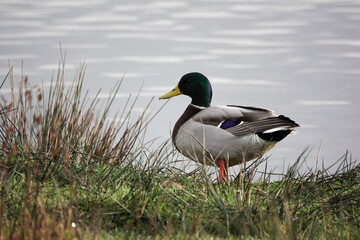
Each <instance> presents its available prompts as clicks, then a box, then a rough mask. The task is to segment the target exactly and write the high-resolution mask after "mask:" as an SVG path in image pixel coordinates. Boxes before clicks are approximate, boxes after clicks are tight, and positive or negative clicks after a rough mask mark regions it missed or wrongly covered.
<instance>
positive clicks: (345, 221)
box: [0, 63, 360, 239]
mask: <svg viewBox="0 0 360 240" xmlns="http://www.w3.org/2000/svg"><path fill="white" fill-rule="evenodd" d="M59 69H60V70H59V71H58V73H57V76H56V77H55V79H54V81H53V85H52V87H50V88H48V89H45V88H33V87H30V84H29V83H28V80H27V78H26V77H23V79H22V80H21V83H20V86H14V84H13V77H12V73H11V72H10V73H9V75H8V76H7V77H6V81H9V82H10V83H11V85H12V86H13V91H12V95H11V100H8V102H6V101H4V100H3V101H2V103H1V106H0V121H1V125H0V171H1V176H0V180H1V182H0V184H1V185H0V189H1V193H0V221H1V222H0V237H1V239H74V238H77V239H128V238H130V239H132V238H134V239H135V238H136V239H139V238H140V239H162V238H165V239H185V238H190V239H191V238H194V239H198V238H200V239H209V238H213V239H216V238H228V239H359V238H360V230H359V229H360V183H359V180H360V169H359V167H360V166H359V165H356V164H357V163H355V162H353V161H352V159H351V156H350V154H345V155H344V156H342V157H341V158H340V159H339V161H338V162H337V164H336V166H335V167H334V168H333V169H332V171H329V170H328V169H318V170H309V171H308V172H305V173H304V172H303V173H300V172H299V171H298V169H299V167H300V165H301V164H302V163H303V162H304V161H306V154H307V153H308V152H307V151H304V153H303V154H302V155H301V156H299V158H298V160H297V161H296V163H295V164H294V165H293V166H292V167H291V168H289V169H288V170H287V172H286V173H285V174H284V175H283V176H282V178H281V180H277V181H273V180H271V173H262V175H261V177H256V178H255V177H254V176H255V173H256V170H257V166H258V164H260V163H261V162H263V161H265V160H264V159H259V160H257V161H255V162H254V163H253V164H251V165H248V166H247V168H246V169H243V171H242V173H241V174H240V175H239V176H238V177H237V178H236V179H235V180H234V181H233V182H231V183H227V184H219V185H214V184H213V183H212V182H211V181H210V180H209V179H208V178H207V177H206V175H205V174H204V171H203V170H202V169H200V170H199V171H195V172H193V173H191V174H188V173H185V172H182V171H181V170H179V169H177V168H176V166H177V165H176V164H175V163H176V161H177V155H176V153H175V152H174V150H173V148H172V146H171V143H167V142H165V143H164V144H162V145H160V146H157V147H155V146H153V143H152V142H144V134H145V130H146V128H147V127H151V125H149V123H150V122H151V120H152V119H153V116H154V114H156V113H154V114H145V111H144V113H143V114H140V116H137V117H135V118H134V117H132V115H131V108H132V107H133V106H134V104H135V102H136V98H135V99H134V100H132V99H128V100H127V102H126V103H125V106H127V107H125V108H124V109H120V111H119V114H118V116H117V117H116V118H112V119H121V121H115V120H114V121H108V120H107V119H108V113H109V109H110V107H111V104H112V102H113V97H114V95H115V94H116V92H117V91H118V90H119V88H120V87H121V82H120V83H119V84H117V85H116V86H115V87H114V89H115V90H114V92H113V93H112V94H111V95H110V96H109V99H108V101H107V102H106V104H103V105H102V103H101V102H100V101H99V100H98V99H97V98H95V99H92V98H89V97H88V96H87V94H86V93H82V85H83V76H84V72H83V70H80V71H79V72H78V74H77V75H76V77H75V79H74V81H73V82H72V84H70V85H69V84H66V82H65V78H64V71H63V63H62V66H60V68H59ZM15 89H18V91H15ZM113 107H114V106H113ZM307 161H311V160H310V159H308V160H307ZM264 164H265V163H264Z"/></svg>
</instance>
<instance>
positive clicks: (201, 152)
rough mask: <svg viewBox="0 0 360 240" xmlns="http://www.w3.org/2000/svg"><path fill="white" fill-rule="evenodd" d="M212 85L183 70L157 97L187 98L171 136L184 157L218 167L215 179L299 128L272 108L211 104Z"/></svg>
mask: <svg viewBox="0 0 360 240" xmlns="http://www.w3.org/2000/svg"><path fill="white" fill-rule="evenodd" d="M212 94H213V93H212V86H211V84H210V81H209V80H208V78H207V77H206V76H205V75H203V74H202V73H199V72H191V73H187V74H185V75H184V76H182V77H181V79H180V81H179V82H178V84H177V85H176V86H175V87H174V88H173V89H172V90H171V91H169V92H168V93H165V94H164V95H162V96H161V97H160V99H169V98H172V97H174V96H178V95H186V96H188V97H190V98H191V102H190V104H189V105H188V106H187V108H186V109H185V111H184V113H183V114H182V115H181V117H180V118H179V119H178V120H177V122H176V123H175V125H174V128H173V131H172V135H171V139H172V142H173V144H174V145H175V148H176V149H177V150H178V151H179V152H180V153H181V154H182V155H184V156H185V157H187V158H189V159H191V160H193V161H196V162H198V163H200V164H204V165H212V166H216V167H218V168H219V170H220V172H219V174H218V181H217V182H222V181H224V180H227V179H228V168H229V167H232V166H235V165H238V164H242V163H245V162H247V161H250V160H253V159H256V158H259V157H261V156H263V155H264V154H265V153H266V152H268V151H269V150H270V149H272V148H273V147H274V146H275V145H276V144H277V143H278V142H280V141H281V140H283V139H284V138H285V137H286V136H288V135H290V134H292V133H294V129H295V128H297V127H299V126H300V125H299V124H297V123H296V122H295V121H293V120H291V119H290V118H288V117H285V116H284V115H275V114H274V112H273V111H272V110H268V109H264V108H258V107H249V106H239V105H226V106H211V105H210V104H211V100H212Z"/></svg>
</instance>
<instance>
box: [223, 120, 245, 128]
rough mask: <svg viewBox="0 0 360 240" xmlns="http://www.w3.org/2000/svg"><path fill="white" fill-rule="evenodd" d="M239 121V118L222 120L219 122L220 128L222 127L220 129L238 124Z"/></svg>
mask: <svg viewBox="0 0 360 240" xmlns="http://www.w3.org/2000/svg"><path fill="white" fill-rule="evenodd" d="M241 122H242V121H241V120H228V121H224V122H223V123H221V125H220V128H222V129H227V128H231V127H233V126H236V125H238V124H240V123H241Z"/></svg>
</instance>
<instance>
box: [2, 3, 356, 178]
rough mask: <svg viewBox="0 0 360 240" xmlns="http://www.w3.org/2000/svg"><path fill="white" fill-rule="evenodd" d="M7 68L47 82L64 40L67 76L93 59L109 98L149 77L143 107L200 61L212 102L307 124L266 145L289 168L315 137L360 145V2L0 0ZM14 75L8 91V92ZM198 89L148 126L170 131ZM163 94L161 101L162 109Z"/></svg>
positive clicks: (332, 145)
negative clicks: (259, 110)
mask: <svg viewBox="0 0 360 240" xmlns="http://www.w3.org/2000/svg"><path fill="white" fill-rule="evenodd" d="M0 30H1V34H0V73H1V74H2V76H5V75H6V73H7V71H8V65H9V63H8V60H10V61H11V63H10V65H12V66H14V71H15V74H16V75H18V76H19V75H20V74H21V62H22V60H23V65H24V68H23V71H24V73H25V74H26V75H28V76H29V79H30V81H31V82H32V83H39V82H47V81H50V78H51V75H52V74H53V72H54V71H56V69H57V67H58V63H59V60H60V50H59V49H60V47H59V43H60V42H61V45H62V48H63V49H66V55H67V56H66V69H67V77H68V79H69V80H71V79H72V77H73V73H74V72H75V70H76V69H77V68H79V66H80V64H81V63H82V62H85V64H86V77H85V80H86V82H85V88H86V89H89V90H90V92H91V93H95V92H97V91H98V90H99V89H100V88H101V89H102V93H103V95H102V96H103V97H106V96H107V93H108V92H109V91H110V90H111V88H112V87H113V86H114V84H115V82H116V81H117V80H119V79H121V78H122V76H123V75H124V73H125V81H124V84H123V86H122V87H121V89H120V94H119V95H118V98H117V101H118V102H119V106H120V102H122V101H124V100H125V97H126V96H128V94H129V93H133V94H135V93H136V92H137V91H138V90H139V88H140V86H141V84H143V88H142V92H141V95H140V96H141V97H140V100H139V104H138V106H137V108H136V109H135V111H141V109H142V108H143V107H144V106H145V105H146V103H147V102H148V101H149V100H150V98H151V97H152V96H156V97H158V96H160V95H161V94H163V93H165V92H167V91H168V90H170V89H171V88H172V87H173V86H175V84H176V83H177V82H178V80H179V79H180V77H181V76H182V75H183V74H185V73H187V72H191V71H199V72H202V73H204V74H205V75H207V76H208V78H209V79H210V81H211V82H212V84H213V90H214V97H213V105H225V104H237V105H248V106H258V107H264V108H269V109H273V110H275V111H276V113H278V114H283V115H286V116H289V117H291V118H292V119H294V120H296V121H297V122H298V123H299V124H300V125H301V126H302V127H301V128H300V129H299V130H298V134H296V135H295V136H291V137H288V138H286V139H285V140H284V141H283V142H281V143H280V144H278V146H277V147H276V148H274V149H273V150H272V151H271V152H270V153H269V154H271V155H272V156H271V158H270V161H269V166H270V167H271V168H275V167H276V169H277V170H278V171H282V169H283V166H287V165H288V163H291V162H294V160H295V159H296V157H297V156H298V155H299V154H300V153H301V152H302V150H303V149H304V148H305V147H306V146H311V147H313V148H314V149H313V151H312V153H311V154H310V157H309V159H308V165H309V166H315V162H316V156H317V152H318V150H319V147H320V145H321V150H320V155H319V156H320V160H321V159H324V164H325V165H326V166H329V165H330V164H331V163H333V162H334V161H336V160H337V159H338V158H340V157H341V156H342V155H343V154H344V153H345V151H346V150H347V149H348V150H350V151H351V153H352V154H353V158H355V159H358V158H359V156H360V144H359V143H360V140H359V138H358V136H359V134H360V125H359V119H360V108H359V106H358V103H359V100H360V95H359V92H360V2H359V1H343V0H301V1H296V2H294V1H290V2H289V1H285V0H284V1H281V0H279V1H277V0H276V1H275V0H271V1H267V0H258V1H251V2H250V1H242V0H228V1H223V0H221V1H220V0H197V1H190V0H189V1H137V2H134V1H129V0H124V1H110V0H109V1H106V0H88V1H25V0H17V1H14V0H11V1H10V0H8V1H2V2H1V3H0ZM8 88H9V86H8V83H6V84H5V85H4V87H3V89H1V90H0V91H1V92H0V93H1V94H4V95H6V94H8V92H9V90H8ZM188 102H189V99H188V98H186V97H184V96H183V97H177V98H174V99H171V101H170V102H169V103H168V104H167V105H166V106H165V109H164V110H163V111H162V112H161V113H160V114H159V115H158V116H157V117H156V119H155V120H154V122H153V124H151V125H150V126H149V129H148V135H149V137H161V140H165V139H167V138H168V137H169V131H170V127H171V126H173V125H174V124H175V122H176V120H177V118H178V117H179V116H180V115H181V113H182V112H183V110H184V109H185V107H186V105H187V104H188ZM161 104H163V102H160V101H158V100H157V99H156V100H155V102H154V104H153V105H152V109H154V110H156V109H157V108H159V107H160V106H161Z"/></svg>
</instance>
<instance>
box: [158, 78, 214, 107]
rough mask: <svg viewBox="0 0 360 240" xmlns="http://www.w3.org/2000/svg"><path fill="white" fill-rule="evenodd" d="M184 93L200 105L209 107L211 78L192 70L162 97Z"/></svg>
mask: <svg viewBox="0 0 360 240" xmlns="http://www.w3.org/2000/svg"><path fill="white" fill-rule="evenodd" d="M179 94H184V95H187V96H189V97H191V99H192V100H191V103H192V104H194V105H196V106H200V107H209V106H210V103H211V98H212V89H211V84H210V82H209V80H208V79H207V78H206V77H205V76H204V75H203V74H201V73H198V72H192V73H188V74H185V75H184V76H183V77H182V78H181V79H180V81H179V83H178V85H177V86H176V87H175V88H174V89H173V90H171V91H170V92H168V93H166V94H164V95H163V96H161V97H160V99H167V98H171V97H173V96H176V95H179Z"/></svg>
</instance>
